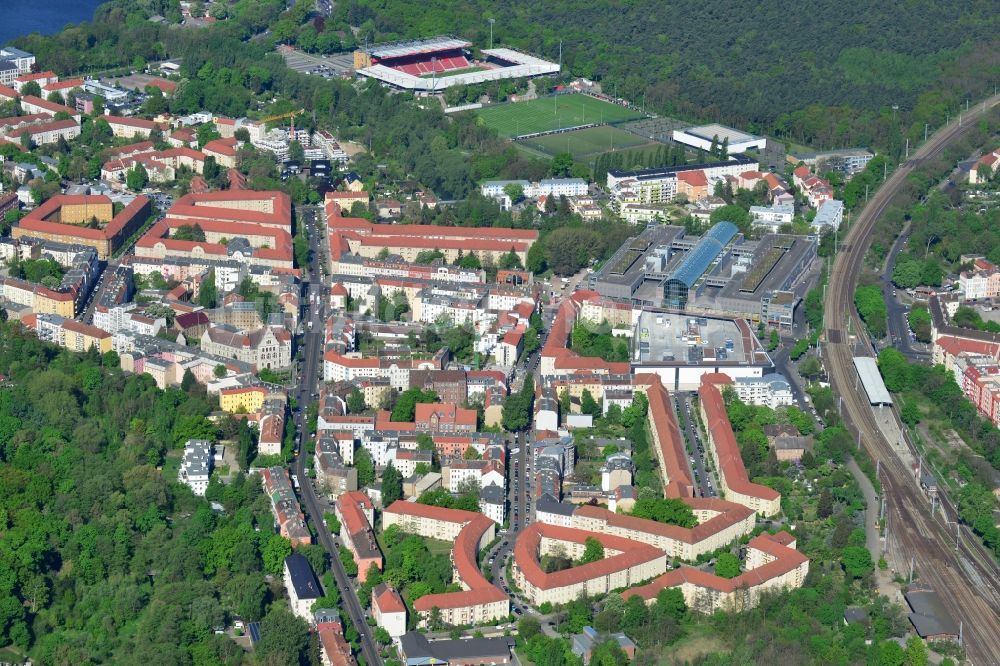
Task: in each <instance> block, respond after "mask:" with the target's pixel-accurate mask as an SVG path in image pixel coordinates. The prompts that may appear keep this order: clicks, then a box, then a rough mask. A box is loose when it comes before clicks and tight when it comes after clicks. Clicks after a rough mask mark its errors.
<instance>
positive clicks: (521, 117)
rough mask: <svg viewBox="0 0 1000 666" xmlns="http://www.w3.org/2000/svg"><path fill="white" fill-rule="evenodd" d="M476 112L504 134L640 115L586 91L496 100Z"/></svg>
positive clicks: (489, 125) (487, 124)
mask: <svg viewBox="0 0 1000 666" xmlns="http://www.w3.org/2000/svg"><path fill="white" fill-rule="evenodd" d="M476 115H477V116H479V120H480V122H481V123H483V124H484V125H486V126H487V127H493V128H495V129H496V130H497V132H498V133H499V134H500V135H501V136H505V137H514V136H522V135H524V134H533V133H535V132H547V131H549V130H556V129H562V128H564V127H578V126H580V125H586V124H588V123H601V122H604V123H617V122H623V121H625V120H635V119H636V118H641V117H642V114H640V113H637V112H636V111H632V110H631V109H626V108H624V107H621V106H618V105H617V104H611V103H610V102H602V101H601V100H599V99H595V98H593V97H590V96H588V95H557V96H555V97H545V98H542V99H535V100H531V101H528V102H513V103H510V104H497V105H494V106H488V107H485V108H483V109H480V110H478V111H476Z"/></svg>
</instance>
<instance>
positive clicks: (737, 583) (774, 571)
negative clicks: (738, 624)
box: [621, 532, 809, 601]
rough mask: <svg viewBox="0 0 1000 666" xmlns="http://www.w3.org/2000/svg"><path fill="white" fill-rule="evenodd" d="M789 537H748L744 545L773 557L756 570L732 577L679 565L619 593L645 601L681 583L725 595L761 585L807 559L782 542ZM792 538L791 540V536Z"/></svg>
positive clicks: (781, 535) (780, 534)
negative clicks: (748, 541) (645, 582)
mask: <svg viewBox="0 0 1000 666" xmlns="http://www.w3.org/2000/svg"><path fill="white" fill-rule="evenodd" d="M791 538H792V537H791V535H789V534H787V532H779V533H778V535H774V536H772V535H770V534H766V533H764V534H761V535H759V536H756V537H754V538H753V539H751V540H750V543H749V544H747V547H748V548H755V549H757V550H760V551H763V552H765V553H767V554H768V555H770V556H771V557H774V558H775V559H774V560H773V561H771V562H768V563H767V564H764V565H762V566H759V567H757V568H756V569H751V570H750V571H745V572H743V573H742V574H740V575H739V576H736V577H735V578H728V579H727V578H722V577H720V576H716V575H715V574H711V573H708V572H707V571H702V570H701V569H695V568H694V567H689V566H682V567H680V568H679V569H674V570H673V571H668V572H667V573H665V574H663V575H662V576H659V577H658V578H656V579H654V580H653V581H652V582H650V583H648V584H647V585H643V586H641V587H634V588H632V589H630V590H626V591H624V592H622V594H621V596H622V598H623V599H628V598H629V597H633V596H638V597H640V598H642V599H643V600H645V601H652V600H653V599H655V598H656V595H657V593H659V591H660V590H663V589H666V588H668V587H677V586H679V585H683V584H684V583H688V584H691V585H696V586H698V587H703V588H706V589H711V590H716V591H718V592H722V593H724V594H725V593H730V592H733V591H735V590H739V589H749V588H751V587H756V586H758V585H762V584H764V583H766V582H767V581H769V580H771V579H773V578H778V577H779V576H783V575H785V574H786V573H788V572H789V571H792V570H794V569H796V568H798V567H799V566H801V565H802V564H803V563H804V562H808V561H809V558H807V557H806V556H805V555H803V554H802V553H800V552H799V551H797V550H795V549H794V548H789V547H787V546H786V545H785V544H787V543H791V542H790V541H788V539H791ZM792 540H793V541H794V539H792Z"/></svg>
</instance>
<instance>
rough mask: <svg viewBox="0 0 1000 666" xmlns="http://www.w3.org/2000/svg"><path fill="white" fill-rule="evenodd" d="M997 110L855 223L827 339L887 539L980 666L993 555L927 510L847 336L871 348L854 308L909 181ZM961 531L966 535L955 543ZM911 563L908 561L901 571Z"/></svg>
mask: <svg viewBox="0 0 1000 666" xmlns="http://www.w3.org/2000/svg"><path fill="white" fill-rule="evenodd" d="M998 104H1000V95H998V96H994V97H992V98H990V99H989V100H987V101H986V102H985V103H984V104H979V105H977V107H976V108H975V109H970V110H969V112H968V113H966V114H964V117H963V118H962V122H961V124H959V122H957V121H956V122H953V123H951V124H949V125H947V126H945V127H944V128H942V129H941V130H939V131H938V132H936V133H935V134H934V135H933V136H932V137H931V138H930V140H929V141H927V142H926V143H924V145H923V146H921V148H920V149H919V150H918V151H917V152H916V154H914V156H913V158H911V159H910V160H909V161H907V162H906V163H905V164H903V165H902V166H900V167H899V169H897V170H896V171H895V172H893V174H892V175H891V176H890V177H889V178H888V179H887V180H886V182H885V183H884V184H883V185H882V187H881V188H879V190H878V191H877V192H876V193H875V195H874V196H873V197H872V198H871V200H870V201H869V202H868V205H867V206H865V208H864V210H862V211H861V213H860V214H859V215H858V217H857V218H856V221H855V223H854V225H853V226H852V227H851V229H850V231H849V232H848V234H847V237H846V238H845V243H844V247H843V249H842V251H841V252H840V254H838V255H837V258H836V260H835V262H834V264H833V269H832V271H831V274H830V282H829V286H828V287H827V300H826V304H825V312H824V316H825V321H826V322H827V324H828V325H829V326H830V328H829V329H828V330H827V331H826V335H825V336H824V337H825V339H826V344H825V345H824V355H825V359H826V367H827V369H828V371H829V374H830V381H831V383H832V384H833V386H834V388H835V389H836V390H837V392H838V394H839V395H840V397H841V399H842V400H843V403H842V414H843V416H844V419H845V422H846V423H847V424H848V426H849V427H851V428H852V429H853V430H854V432H855V434H859V437H860V441H861V442H862V444H863V445H864V447H865V448H866V449H867V451H868V453H869V454H870V455H871V456H872V458H873V459H875V460H878V461H880V464H881V472H882V474H881V482H882V494H883V496H884V497H885V498H886V506H887V513H886V515H887V521H888V535H889V536H888V539H890V540H892V541H893V542H894V543H893V548H892V551H893V552H895V553H899V554H903V555H904V557H905V556H909V557H912V558H913V560H914V569H915V573H916V575H917V576H918V578H919V580H920V582H921V583H923V584H926V585H927V586H929V587H931V588H932V589H934V590H935V591H936V592H937V593H938V595H939V596H940V598H941V601H942V603H943V604H944V605H945V607H946V609H947V610H948V612H949V613H951V614H952V616H953V617H954V618H955V619H956V621H958V622H960V623H961V628H962V633H963V638H964V644H965V648H966V652H967V655H968V657H969V660H970V661H971V662H972V663H973V664H977V665H986V664H1000V570H998V568H997V564H996V561H995V560H994V558H993V556H992V554H991V553H989V552H988V551H986V549H985V548H984V547H983V546H982V543H981V542H980V541H979V539H978V537H975V536H974V535H972V534H971V532H970V531H969V530H968V529H967V528H965V527H964V526H961V525H959V526H955V525H954V524H952V525H949V524H946V523H944V522H942V519H941V516H940V511H939V512H938V515H934V516H932V515H931V511H930V504H929V502H928V500H927V499H926V498H925V496H924V494H923V492H922V490H921V489H920V488H919V486H918V482H917V480H916V478H915V475H914V474H913V472H912V470H910V469H907V466H906V464H904V463H903V461H901V460H900V459H899V457H898V456H897V455H896V454H895V452H894V451H893V450H892V446H891V444H890V443H889V442H888V441H886V439H885V437H884V436H883V435H882V432H881V431H880V430H879V427H878V424H877V423H876V421H875V417H874V415H873V414H872V410H871V406H870V405H869V404H868V402H867V400H866V399H864V398H863V397H862V396H861V395H859V392H858V391H855V390H854V389H853V387H854V377H853V374H854V373H855V370H854V366H853V363H852V357H853V356H854V352H853V348H852V345H851V340H850V335H849V334H848V331H849V330H850V331H854V332H855V335H856V336H857V338H858V340H859V341H860V342H861V343H863V344H864V345H865V347H866V348H867V349H871V343H870V341H869V340H868V338H867V335H866V334H865V331H864V327H863V325H862V322H861V319H860V317H859V316H858V313H857V311H856V310H855V308H854V303H853V295H854V287H855V284H856V282H857V278H858V276H859V275H860V273H861V270H862V268H863V262H864V256H865V253H866V252H867V250H868V247H869V245H870V243H871V234H872V230H873V229H874V228H875V225H876V224H877V223H878V221H879V219H880V218H881V217H882V214H883V213H884V212H885V209H886V208H887V207H888V205H889V203H890V202H891V201H892V199H893V197H894V196H895V195H896V193H897V192H898V191H899V189H900V187H901V186H902V185H903V183H904V182H905V180H906V177H907V176H908V175H909V174H910V173H911V172H912V171H913V170H914V169H915V168H917V167H918V166H920V165H921V164H923V163H924V162H925V161H926V160H928V159H932V158H934V157H936V156H937V155H939V154H940V153H941V151H942V150H944V148H945V147H947V146H948V145H949V144H951V143H952V142H953V141H955V140H957V139H958V138H960V137H961V136H962V135H963V134H964V133H965V132H966V131H967V130H968V129H969V128H970V127H973V126H975V124H976V121H977V120H978V119H979V118H980V117H982V116H983V114H984V113H986V111H987V110H988V109H992V108H994V107H996V106H997V105H998ZM914 453H915V452H914ZM941 499H942V505H943V511H944V513H945V514H946V515H948V516H950V517H951V518H954V519H955V520H957V514H956V511H955V507H954V505H953V503H952V502H951V501H949V500H948V498H947V497H944V496H942V498H941ZM956 530H957V531H958V533H959V534H960V535H961V537H962V538H961V539H960V541H958V542H956V537H955V534H956ZM901 564H902V563H901ZM908 565H909V562H908V561H907V562H905V565H904V566H905V567H908ZM901 568H903V567H901Z"/></svg>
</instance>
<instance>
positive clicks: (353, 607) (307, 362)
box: [291, 209, 382, 666]
mask: <svg viewBox="0 0 1000 666" xmlns="http://www.w3.org/2000/svg"><path fill="white" fill-rule="evenodd" d="M317 215H318V214H317V212H316V210H315V209H300V210H299V220H298V223H299V224H302V225H304V226H305V228H306V230H307V233H308V234H309V247H310V260H309V269H308V283H307V284H308V287H307V289H306V292H305V296H304V298H303V303H302V320H303V321H304V322H306V326H305V334H304V336H303V338H302V343H301V347H302V352H303V354H302V365H301V374H300V376H299V383H298V389H297V391H296V393H295V398H296V402H297V403H298V408H297V409H296V410H295V412H294V419H295V425H296V431H297V432H299V433H305V432H308V429H307V426H306V405H308V404H309V403H310V402H312V401H313V400H315V399H316V397H317V394H318V391H319V388H318V384H319V375H320V370H321V369H322V366H321V360H322V355H323V336H324V328H325V327H324V325H323V323H324V322H325V321H326V306H327V299H326V296H325V294H326V289H325V288H324V286H323V285H322V282H321V270H320V260H321V257H322V254H321V247H320V246H321V240H322V238H323V236H322V234H321V233H320V229H321V228H320V227H319V226H318V224H317V220H318V217H317ZM314 224H315V225H317V226H316V228H312V227H313V225H314ZM306 277H307V276H303V281H304V282H305V280H306ZM314 296H315V298H316V301H317V302H316V303H315V304H313V302H312V301H313V297H314ZM310 324H311V326H310ZM303 445H304V442H302V441H301V436H300V440H299V442H298V443H297V444H296V449H297V450H296V456H295V460H294V462H293V464H292V469H291V473H292V474H295V475H296V477H297V478H298V479H299V494H300V495H301V499H302V501H303V503H304V504H305V514H306V519H307V520H309V521H310V522H311V523H312V525H313V527H315V528H316V533H317V534H318V535H319V542H320V544H322V545H323V547H324V548H325V549H326V552H327V553H328V554H329V556H330V568H331V570H332V571H333V577H334V580H335V581H336V583H337V588H338V590H339V591H340V598H341V603H342V604H343V605H344V608H345V609H346V610H347V615H348V617H349V618H350V621H351V623H352V624H353V625H354V627H355V628H356V629H357V630H358V633H359V634H361V653H362V654H363V655H364V658H365V662H366V663H367V664H368V665H369V666H377V665H379V664H382V658H381V656H380V655H379V653H378V648H377V647H376V645H375V641H374V640H373V639H372V635H371V634H372V632H371V631H370V630H369V628H368V623H367V622H366V617H365V611H364V609H363V608H362V607H361V603H360V602H359V601H358V595H357V593H356V592H355V590H354V588H353V587H352V585H351V581H350V579H349V578H348V576H347V572H346V571H345V570H344V565H343V563H342V562H341V561H340V549H339V548H338V546H337V544H336V542H335V541H334V538H333V535H331V534H330V530H329V529H328V528H327V526H326V522H325V520H324V518H323V509H322V507H321V506H320V502H319V499H318V498H317V496H316V491H315V489H314V488H313V484H312V480H311V479H310V478H309V476H308V475H307V474H306V470H305V457H306V455H307V454H306V451H305V450H304V446H303Z"/></svg>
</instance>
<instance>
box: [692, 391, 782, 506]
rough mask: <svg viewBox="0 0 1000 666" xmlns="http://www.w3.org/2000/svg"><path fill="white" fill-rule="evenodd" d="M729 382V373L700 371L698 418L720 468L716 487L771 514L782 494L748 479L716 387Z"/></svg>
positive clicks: (747, 504)
mask: <svg viewBox="0 0 1000 666" xmlns="http://www.w3.org/2000/svg"><path fill="white" fill-rule="evenodd" d="M732 383H733V380H732V379H731V378H730V377H729V376H728V375H724V374H720V373H708V374H705V375H702V378H701V388H699V390H698V397H699V398H700V400H699V403H700V405H699V409H700V411H701V418H702V421H703V423H705V424H706V426H707V428H708V450H709V452H710V453H711V454H712V461H713V462H714V463H715V468H716V470H718V471H719V486H720V488H719V491H720V493H722V494H724V496H725V497H726V498H727V499H729V500H730V501H733V502H736V503H738V504H742V505H743V506H746V507H748V508H750V509H752V510H753V511H755V512H756V513H759V514H761V515H764V516H773V515H775V514H777V513H778V512H780V511H781V495H780V493H778V492H777V491H776V490H774V489H772V488H768V487H766V486H761V485H759V484H756V483H751V482H750V480H749V478H748V477H747V471H746V468H745V467H744V466H743V458H742V457H741V455H740V449H739V446H738V445H737V443H736V435H734V434H733V429H732V426H731V425H730V424H729V417H728V416H727V415H726V405H725V402H724V401H723V399H722V392H721V391H720V390H719V387H720V386H724V385H731V384H732Z"/></svg>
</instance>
